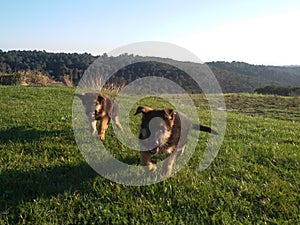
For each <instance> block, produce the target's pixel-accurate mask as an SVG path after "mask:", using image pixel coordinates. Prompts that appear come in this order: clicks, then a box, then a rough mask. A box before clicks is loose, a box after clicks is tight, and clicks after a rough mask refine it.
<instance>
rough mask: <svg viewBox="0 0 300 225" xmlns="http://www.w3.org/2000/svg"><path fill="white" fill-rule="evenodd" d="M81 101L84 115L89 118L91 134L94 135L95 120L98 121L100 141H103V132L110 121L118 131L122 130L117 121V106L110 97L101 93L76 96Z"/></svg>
mask: <svg viewBox="0 0 300 225" xmlns="http://www.w3.org/2000/svg"><path fill="white" fill-rule="evenodd" d="M76 96H77V97H79V98H80V99H81V101H82V104H83V106H84V108H85V113H86V115H87V116H88V117H89V121H90V129H91V133H92V134H95V133H96V130H97V128H96V125H97V120H100V123H99V127H98V135H99V138H100V139H101V140H104V139H105V131H106V130H107V128H108V123H109V122H110V119H112V120H113V121H114V122H115V124H116V126H117V127H118V129H119V130H120V131H122V130H123V128H122V126H121V123H120V121H119V106H118V104H117V102H116V101H115V100H114V99H112V98H111V97H110V96H108V95H105V94H103V93H99V94H98V96H97V93H81V94H76Z"/></svg>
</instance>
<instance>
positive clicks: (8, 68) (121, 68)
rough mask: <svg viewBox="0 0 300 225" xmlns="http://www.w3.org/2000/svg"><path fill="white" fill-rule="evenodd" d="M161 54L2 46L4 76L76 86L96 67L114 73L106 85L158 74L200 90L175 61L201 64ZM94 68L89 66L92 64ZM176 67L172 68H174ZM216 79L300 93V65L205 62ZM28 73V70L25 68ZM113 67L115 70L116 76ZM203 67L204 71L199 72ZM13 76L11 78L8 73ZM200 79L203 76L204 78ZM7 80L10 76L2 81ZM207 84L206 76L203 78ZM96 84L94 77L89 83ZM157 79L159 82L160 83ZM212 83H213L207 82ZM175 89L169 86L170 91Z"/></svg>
mask: <svg viewBox="0 0 300 225" xmlns="http://www.w3.org/2000/svg"><path fill="white" fill-rule="evenodd" d="M161 61H162V60H161V58H153V60H151V59H150V60H148V61H145V60H144V59H143V57H141V56H134V55H132V54H123V55H119V56H115V57H112V56H108V55H107V54H106V53H104V54H103V55H100V56H93V55H91V54H88V53H83V54H78V53H49V52H46V51H21V50H13V51H7V52H5V51H2V50H0V78H1V77H2V78H3V75H8V74H12V76H11V77H13V78H14V79H15V78H17V77H19V76H21V75H22V74H29V72H28V71H33V73H35V74H37V73H38V74H39V73H42V74H45V75H46V76H48V77H49V78H51V79H52V80H55V81H64V79H65V78H66V77H68V79H69V80H70V82H71V83H72V84H74V85H78V84H79V82H80V80H81V78H82V77H83V74H84V72H86V71H87V69H88V68H89V70H93V74H97V75H99V76H104V77H108V76H109V77H110V79H109V80H108V81H107V85H110V84H112V83H113V84H117V85H120V86H122V85H126V84H128V83H131V82H132V81H134V80H137V79H139V78H144V77H149V76H160V77H163V78H167V79H169V80H171V81H174V82H175V83H176V84H178V85H179V86H181V87H182V88H183V89H184V90H186V91H188V92H191V93H199V92H201V88H200V87H199V86H198V84H197V83H196V82H195V81H194V80H193V79H192V78H191V77H190V76H189V75H187V74H186V73H185V72H184V71H182V70H180V69H178V67H177V63H178V65H179V63H181V64H182V63H184V64H185V66H186V67H187V68H189V71H190V72H192V73H193V74H197V73H198V75H197V76H200V77H201V76H202V75H201V71H202V69H201V65H199V64H197V63H191V62H177V61H174V60H171V59H170V63H164V62H165V60H164V61H162V62H161ZM94 62H97V66H96V67H95V68H92V69H90V65H92V64H93V65H94V64H95V63H94ZM172 65H173V66H172ZM207 65H208V66H209V67H210V69H211V71H212V72H213V74H214V76H215V77H216V79H217V80H218V82H219V84H220V86H221V88H222V91H223V92H224V93H228V92H233V93H234V92H250V93H253V92H257V93H263V94H279V95H299V94H298V93H299V92H298V89H297V88H295V86H296V87H297V86H300V67H273V66H263V65H258V66H256V65H251V64H247V63H242V62H231V63H229V62H211V63H207ZM24 71H25V72H24ZM112 71H113V72H114V74H113V75H112V74H111V73H112ZM198 71H200V72H198ZM6 78H9V77H6ZM201 79H202V77H201ZM1 80H3V81H5V82H6V83H9V81H7V79H6V80H5V79H0V81H1ZM202 80H204V82H205V77H203V79H202ZM92 82H93V83H97V81H95V77H91V83H92ZM157 82H159V80H158V81H157ZM206 84H207V85H210V83H209V81H207V83H206ZM168 88H171V87H166V89H168Z"/></svg>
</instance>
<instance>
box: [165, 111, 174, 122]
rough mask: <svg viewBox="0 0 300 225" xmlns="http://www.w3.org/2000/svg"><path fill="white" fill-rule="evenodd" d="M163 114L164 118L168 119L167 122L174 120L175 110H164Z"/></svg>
mask: <svg viewBox="0 0 300 225" xmlns="http://www.w3.org/2000/svg"><path fill="white" fill-rule="evenodd" d="M164 113H165V116H166V117H167V118H168V120H174V118H175V110H174V109H169V108H165V109H164Z"/></svg>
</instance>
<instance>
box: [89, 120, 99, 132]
mask: <svg viewBox="0 0 300 225" xmlns="http://www.w3.org/2000/svg"><path fill="white" fill-rule="evenodd" d="M90 125H91V127H90V128H91V134H92V135H94V134H95V133H96V131H97V127H96V125H97V120H90Z"/></svg>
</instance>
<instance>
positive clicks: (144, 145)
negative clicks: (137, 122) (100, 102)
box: [135, 106, 218, 177]
mask: <svg viewBox="0 0 300 225" xmlns="http://www.w3.org/2000/svg"><path fill="white" fill-rule="evenodd" d="M139 113H142V123H141V127H140V135H139V139H140V158H141V164H142V166H144V168H145V169H146V170H148V171H154V170H156V164H155V162H154V161H152V160H151V155H152V154H157V153H164V154H165V155H166V156H167V159H166V160H165V161H164V164H163V171H162V173H163V175H165V176H167V177H169V176H170V175H171V172H172V167H173V164H174V161H175V159H176V157H177V156H179V155H181V154H182V153H183V151H184V148H185V146H186V144H187V136H188V132H189V130H190V129H197V130H200V131H204V132H209V133H212V134H218V133H217V132H216V131H214V130H212V129H211V128H210V127H206V126H203V125H198V124H193V123H192V122H191V121H190V120H189V119H188V118H187V117H186V116H185V115H183V114H182V113H180V112H177V111H175V110H174V109H169V108H165V109H152V108H149V107H144V106H139V107H138V108H137V110H136V112H135V115H137V114H139Z"/></svg>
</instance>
